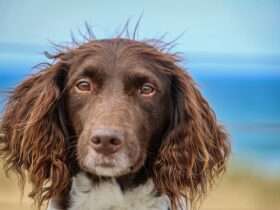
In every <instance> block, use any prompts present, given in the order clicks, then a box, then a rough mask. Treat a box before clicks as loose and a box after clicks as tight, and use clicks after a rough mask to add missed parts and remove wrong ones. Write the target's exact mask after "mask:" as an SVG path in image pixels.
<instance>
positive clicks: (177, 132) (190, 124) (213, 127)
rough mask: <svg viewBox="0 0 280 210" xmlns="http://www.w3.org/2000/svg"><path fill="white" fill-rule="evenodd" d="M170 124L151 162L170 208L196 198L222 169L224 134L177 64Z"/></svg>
mask: <svg viewBox="0 0 280 210" xmlns="http://www.w3.org/2000/svg"><path fill="white" fill-rule="evenodd" d="M171 80H172V96H173V113H172V116H171V117H172V119H171V121H172V126H171V129H170V131H169V133H168V134H167V137H166V138H165V139H164V140H163V142H162V144H161V147H160V149H159V153H158V157H157V159H156V161H155V164H154V168H153V174H154V182H155V183H156V186H157V188H158V189H159V191H160V192H162V193H165V194H167V195H168V196H169V198H170V200H171V203H172V207H173V209H176V206H178V204H180V203H181V199H182V198H183V199H186V200H187V201H188V203H192V201H194V200H196V199H197V198H200V197H201V196H202V195H203V194H204V193H205V192H206V189H207V187H208V186H209V185H210V186H211V185H212V184H213V181H214V178H215V177H216V176H218V175H220V174H221V173H222V172H223V171H224V169H225V161H226V159H227V157H228V154H229V151H230V145H229V142H228V141H227V134H226V133H225V132H224V129H223V127H222V126H221V125H219V124H218V123H217V120H216V117H215V114H214V112H213V111H212V109H211V108H210V106H209V104H208V103H207V101H206V100H205V99H204V98H203V96H202V95H201V93H200V92H199V90H198V89H197V87H196V85H195V84H194V82H193V80H192V79H191V77H190V76H189V75H188V74H187V73H186V72H185V71H184V70H182V69H180V68H179V67H177V68H176V69H174V71H173V76H172V79H171Z"/></svg>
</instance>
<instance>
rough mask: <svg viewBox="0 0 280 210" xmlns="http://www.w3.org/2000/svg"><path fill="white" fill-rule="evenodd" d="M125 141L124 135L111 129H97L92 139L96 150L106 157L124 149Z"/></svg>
mask: <svg viewBox="0 0 280 210" xmlns="http://www.w3.org/2000/svg"><path fill="white" fill-rule="evenodd" d="M123 141H124V136H123V135H122V133H121V132H120V131H118V130H116V129H110V128H102V129H101V128H100V129H95V130H94V131H93V135H92V138H91V143H92V147H93V148H94V150H95V151H96V152H98V153H101V154H104V155H109V154H112V153H115V152H117V151H118V150H119V149H120V148H121V147H122V145H123Z"/></svg>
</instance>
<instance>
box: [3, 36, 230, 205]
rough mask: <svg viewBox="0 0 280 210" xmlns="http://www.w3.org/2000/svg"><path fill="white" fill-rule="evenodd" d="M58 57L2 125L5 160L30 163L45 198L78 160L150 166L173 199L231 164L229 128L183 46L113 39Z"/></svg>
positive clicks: (123, 171) (120, 169) (109, 167)
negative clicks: (184, 59)
mask: <svg viewBox="0 0 280 210" xmlns="http://www.w3.org/2000/svg"><path fill="white" fill-rule="evenodd" d="M53 58H54V60H55V62H54V63H53V64H52V65H49V66H47V67H46V68H45V69H43V70H42V71H40V72H39V73H37V74H35V75H33V76H31V77H29V78H28V79H27V80H25V81H24V82H23V83H21V84H20V85H19V86H18V87H17V88H16V89H15V90H14V92H13V93H12V94H11V96H10V99H9V102H8V103H7V106H6V109H5V112H4V117H3V125H2V127H3V132H4V134H5V137H4V138H3V139H2V140H1V143H2V146H3V147H2V148H1V153H2V154H3V156H4V158H5V159H6V163H7V164H6V165H7V167H8V168H12V169H15V170H16V172H18V173H19V174H20V175H21V176H22V177H24V174H25V171H27V172H28V175H29V177H30V179H31V182H32V183H33V186H34V189H33V195H32V196H33V197H34V198H35V200H37V201H39V203H41V202H42V201H44V200H47V199H49V198H51V197H52V196H55V195H56V194H59V193H61V192H63V191H64V190H65V189H66V188H67V186H68V185H69V181H70V178H71V173H72V172H73V170H74V171H75V170H77V169H76V168H79V169H81V170H84V171H86V172H88V173H89V174H92V175H94V176H109V177H119V176H123V175H129V174H135V173H137V172H138V171H139V170H140V169H141V168H145V170H148V171H149V173H148V174H149V176H151V177H152V178H153V180H154V183H155V186H156V188H157V190H158V191H159V192H160V193H164V194H167V195H168V196H169V198H170V200H171V203H172V205H173V207H174V208H175V206H176V203H178V201H179V199H180V198H182V197H184V198H188V199H194V198H196V196H199V195H201V194H203V193H204V192H205V190H206V187H207V186H208V184H209V183H210V184H211V183H212V181H213V179H214V177H216V176H217V175H219V174H220V173H221V172H222V171H223V170H224V168H225V160H226V158H227V156H228V153H229V144H228V141H227V138H226V137H227V136H226V134H225V132H224V131H223V128H222V127H221V126H220V125H218V124H217V121H216V118H215V115H214V113H213V111H212V110H211V108H210V107H209V105H208V103H207V101H206V100H205V99H204V98H203V97H202V95H201V94H200V92H199V90H198V89H197V87H196V85H195V84H194V82H193V80H192V79H191V77H190V76H189V75H188V74H187V73H186V71H185V70H183V69H182V68H181V67H180V66H179V65H178V64H177V62H178V58H177V56H176V55H174V54H171V53H168V52H164V51H163V50H160V49H159V48H157V47H155V46H153V45H152V44H149V43H147V42H140V41H136V40H130V39H121V38H116V39H107V40H93V41H89V42H87V43H85V44H82V45H80V46H78V47H74V48H71V49H68V50H64V51H62V52H60V53H59V54H57V55H55V56H53ZM73 168H74V169H73Z"/></svg>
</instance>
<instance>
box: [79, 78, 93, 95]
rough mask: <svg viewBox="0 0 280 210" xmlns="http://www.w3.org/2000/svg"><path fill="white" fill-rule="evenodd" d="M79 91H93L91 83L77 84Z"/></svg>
mask: <svg viewBox="0 0 280 210" xmlns="http://www.w3.org/2000/svg"><path fill="white" fill-rule="evenodd" d="M76 88H77V89H78V91H82V92H88V91H91V83H90V82H89V81H88V80H79V81H78V82H77V84H76Z"/></svg>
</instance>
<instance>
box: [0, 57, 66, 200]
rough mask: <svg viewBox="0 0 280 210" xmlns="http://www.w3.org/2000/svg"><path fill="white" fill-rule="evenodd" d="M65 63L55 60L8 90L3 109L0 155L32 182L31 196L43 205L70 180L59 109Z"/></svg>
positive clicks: (20, 175) (22, 179)
mask: <svg viewBox="0 0 280 210" xmlns="http://www.w3.org/2000/svg"><path fill="white" fill-rule="evenodd" d="M66 68H67V67H66V64H63V63H62V62H57V63H55V64H53V65H50V66H48V67H46V68H45V69H44V70H42V71H40V72H39V73H37V74H34V75H32V76H31V77H29V78H28V79H26V80H25V81H23V82H22V83H21V84H20V85H18V86H17V87H16V88H15V89H14V91H13V92H12V93H11V95H10V97H9V100H8V103H7V105H6V107H5V110H4V115H3V120H2V132H3V134H4V137H3V138H2V139H1V140H0V143H1V150H0V152H1V153H0V154H1V156H2V157H3V158H4V161H5V163H6V164H5V166H6V170H7V171H8V170H9V169H12V170H13V171H15V172H16V173H17V174H19V177H20V178H21V181H22V182H24V181H25V176H26V174H27V176H28V178H29V179H30V181H31V183H32V185H33V191H32V192H31V194H30V195H31V197H33V199H34V200H35V201H36V202H38V204H39V205H41V204H42V202H43V201H44V200H47V199H49V198H50V197H52V196H54V195H56V194H59V193H60V192H61V191H63V190H64V189H65V188H66V186H67V185H68V182H69V170H68V168H67V165H66V161H65V160H66V158H67V157H66V155H65V154H66V151H65V148H66V147H65V133H64V132H63V131H64V130H65V126H64V125H63V122H62V119H61V118H62V117H63V116H62V115H63V114H61V113H60V112H61V110H59V103H60V100H62V89H63V87H62V86H63V82H64V79H65V75H66Z"/></svg>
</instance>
